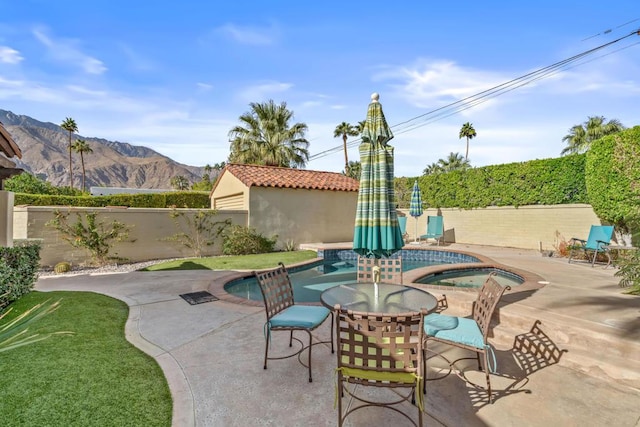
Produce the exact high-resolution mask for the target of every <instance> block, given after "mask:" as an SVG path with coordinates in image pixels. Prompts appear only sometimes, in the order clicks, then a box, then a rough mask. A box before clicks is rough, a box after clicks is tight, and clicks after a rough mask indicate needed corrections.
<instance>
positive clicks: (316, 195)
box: [249, 187, 358, 248]
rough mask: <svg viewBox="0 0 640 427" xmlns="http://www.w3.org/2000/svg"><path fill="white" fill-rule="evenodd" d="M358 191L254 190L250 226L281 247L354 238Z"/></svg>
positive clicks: (265, 188)
mask: <svg viewBox="0 0 640 427" xmlns="http://www.w3.org/2000/svg"><path fill="white" fill-rule="evenodd" d="M357 199H358V193H357V192H354V191H352V192H346V191H322V190H303V189H290V188H267V187H252V188H251V199H250V202H249V212H250V218H249V225H250V226H251V227H254V228H255V229H256V230H258V231H259V232H261V233H263V234H264V235H265V236H268V237H270V236H272V235H274V234H277V235H278V245H279V247H281V248H282V247H284V245H286V243H287V242H289V241H292V242H293V243H294V244H295V245H296V247H297V246H298V245H299V244H300V243H314V242H324V243H333V242H348V241H351V240H352V239H353V225H354V220H355V215H356V202H357Z"/></svg>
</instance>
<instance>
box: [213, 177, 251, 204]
mask: <svg viewBox="0 0 640 427" xmlns="http://www.w3.org/2000/svg"><path fill="white" fill-rule="evenodd" d="M230 208H233V209H242V210H247V209H249V188H248V187H247V186H246V185H244V184H243V183H242V181H240V180H239V179H238V178H236V177H235V176H233V175H232V174H230V173H227V172H225V173H223V174H222V175H221V176H220V178H219V180H218V182H217V183H216V187H215V189H214V190H213V191H212V192H211V209H230Z"/></svg>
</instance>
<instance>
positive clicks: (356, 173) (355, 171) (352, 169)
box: [344, 161, 362, 181]
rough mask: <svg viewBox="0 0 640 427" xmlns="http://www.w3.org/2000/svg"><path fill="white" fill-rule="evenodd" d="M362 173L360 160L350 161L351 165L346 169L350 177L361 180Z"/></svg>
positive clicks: (345, 172) (346, 173)
mask: <svg viewBox="0 0 640 427" xmlns="http://www.w3.org/2000/svg"><path fill="white" fill-rule="evenodd" d="M361 173H362V165H361V164H360V162H353V161H351V162H349V167H348V168H347V170H345V171H344V174H345V175H346V176H348V177H349V178H353V179H357V180H358V181H360V174H361Z"/></svg>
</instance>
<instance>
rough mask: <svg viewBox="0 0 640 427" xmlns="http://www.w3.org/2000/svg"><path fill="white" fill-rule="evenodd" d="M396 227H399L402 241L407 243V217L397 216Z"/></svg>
mask: <svg viewBox="0 0 640 427" xmlns="http://www.w3.org/2000/svg"><path fill="white" fill-rule="evenodd" d="M398 225H399V226H400V233H401V234H402V240H403V241H405V242H406V241H407V239H408V238H409V233H407V217H406V216H398Z"/></svg>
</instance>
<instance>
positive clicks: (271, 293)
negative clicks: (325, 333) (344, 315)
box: [254, 263, 334, 382]
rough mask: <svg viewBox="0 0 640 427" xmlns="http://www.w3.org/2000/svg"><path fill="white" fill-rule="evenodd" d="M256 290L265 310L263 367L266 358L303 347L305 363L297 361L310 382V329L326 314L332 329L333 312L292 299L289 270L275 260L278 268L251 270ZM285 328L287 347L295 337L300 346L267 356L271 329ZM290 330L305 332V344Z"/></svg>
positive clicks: (314, 327)
mask: <svg viewBox="0 0 640 427" xmlns="http://www.w3.org/2000/svg"><path fill="white" fill-rule="evenodd" d="M254 274H255V276H256V278H257V280H258V284H259V285H260V291H261V292H262V297H263V298H264V305H265V309H266V312H267V321H266V323H265V324H264V335H265V340H266V345H265V349H264V369H267V361H268V360H279V359H286V358H289V357H293V356H299V355H300V354H301V353H302V352H303V351H304V350H305V349H308V351H309V358H308V362H307V364H306V365H305V364H304V362H302V360H301V359H300V357H298V360H299V361H300V363H302V364H303V365H304V366H306V367H307V368H308V369H309V382H312V381H313V379H312V376H311V347H312V346H313V344H314V343H313V342H312V341H313V337H312V336H311V331H313V330H314V329H316V328H317V327H318V326H320V325H321V324H322V323H324V321H325V320H326V319H327V317H329V316H331V330H333V320H334V316H333V312H332V311H331V310H329V309H328V308H326V307H320V306H311V305H299V304H295V303H294V301H293V287H292V286H291V279H290V278H289V273H288V272H287V269H286V268H285V266H284V264H283V263H279V267H277V268H275V269H273V270H268V271H261V272H254ZM274 331H289V332H290V336H289V347H292V345H293V340H294V339H295V340H296V341H298V342H299V343H300V345H301V348H300V350H298V351H297V352H295V353H293V354H289V355H287V356H282V357H269V344H270V341H271V332H274ZM294 331H304V332H306V333H307V334H308V335H309V345H308V346H305V345H304V344H303V343H302V341H301V340H300V339H298V338H295V337H294V336H293V332H294ZM333 352H334V347H333V339H332V340H331V353H333Z"/></svg>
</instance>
